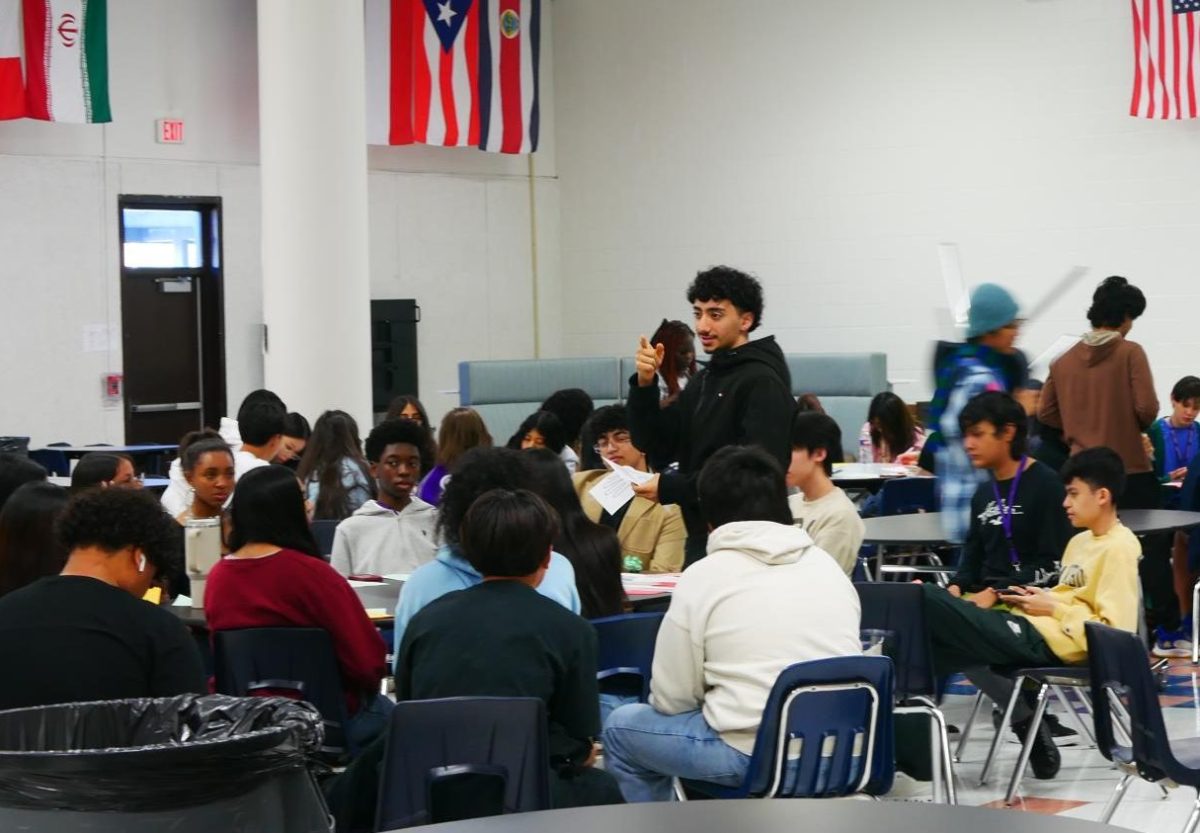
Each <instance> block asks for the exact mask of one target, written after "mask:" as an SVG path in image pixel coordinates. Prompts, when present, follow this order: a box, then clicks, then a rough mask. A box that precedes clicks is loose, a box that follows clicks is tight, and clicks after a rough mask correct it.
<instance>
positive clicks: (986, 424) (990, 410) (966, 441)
mask: <svg viewBox="0 0 1200 833" xmlns="http://www.w3.org/2000/svg"><path fill="white" fill-rule="evenodd" d="M958 421H959V424H960V426H961V429H962V433H963V447H964V448H965V449H966V452H967V456H968V457H969V458H970V460H971V464H972V465H974V466H975V468H977V469H981V470H984V471H987V472H988V473H989V475H990V476H989V477H988V481H987V482H986V483H983V484H980V486H979V487H978V488H976V490H975V496H974V497H973V498H972V500H971V524H970V527H969V528H968V529H967V539H966V541H965V542H964V543H963V552H962V558H961V560H960V561H959V564H958V572H957V573H956V574H955V576H954V578H953V579H952V580H951V582H950V586H949V587H948V588H947V590H949V591H950V594H951V595H952V596H962V595H964V594H971V596H970V598H971V601H972V602H973V603H974V604H976V605H978V606H979V607H984V608H987V607H991V606H993V605H994V604H996V602H997V601H998V599H999V596H998V592H1002V591H1003V590H1004V589H1005V588H1007V587H1009V586H1010V585H1013V584H1020V585H1040V586H1053V584H1054V583H1055V582H1056V581H1057V579H1058V570H1059V560H1060V559H1061V558H1062V554H1063V550H1065V549H1066V546H1067V542H1068V541H1069V540H1070V538H1071V524H1070V521H1068V520H1067V515H1066V513H1065V512H1063V510H1062V505H1063V495H1064V494H1065V492H1064V490H1063V485H1062V481H1061V480H1060V479H1059V477H1058V474H1057V473H1056V472H1054V471H1053V470H1052V469H1051V468H1050V467H1049V466H1046V465H1045V464H1043V463H1039V462H1037V461H1036V460H1034V459H1032V458H1031V457H1029V455H1028V454H1027V453H1026V446H1025V443H1026V440H1025V431H1026V425H1027V422H1026V417H1025V411H1024V410H1023V409H1022V407H1021V405H1020V403H1018V402H1017V400H1015V399H1013V397H1011V396H1010V395H1008V394H1007V393H1001V392H999V391H990V392H988V393H981V394H979V395H978V396H976V397H974V398H972V399H970V400H969V401H968V402H967V404H966V405H965V406H964V407H963V409H962V412H961V413H960V414H959V416H958Z"/></svg>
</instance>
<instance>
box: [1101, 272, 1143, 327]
mask: <svg viewBox="0 0 1200 833" xmlns="http://www.w3.org/2000/svg"><path fill="white" fill-rule="evenodd" d="M1145 311H1146V296H1145V295H1143V294H1142V290H1140V289H1138V288H1137V287H1136V286H1134V285H1133V284H1131V283H1130V282H1129V281H1127V280H1125V279H1124V278H1122V277H1121V276H1120V275H1112V276H1110V277H1107V278H1105V279H1104V281H1103V282H1102V283H1101V284H1100V285H1099V286H1098V287H1096V291H1095V293H1094V294H1093V295H1092V306H1091V307H1090V308H1089V309H1088V313H1087V315H1088V321H1090V322H1091V323H1092V326H1093V327H1120V326H1121V325H1122V324H1124V323H1125V319H1126V318H1128V319H1130V320H1131V321H1132V320H1133V319H1135V318H1137V317H1138V316H1140V315H1141V314H1142V313H1143V312H1145Z"/></svg>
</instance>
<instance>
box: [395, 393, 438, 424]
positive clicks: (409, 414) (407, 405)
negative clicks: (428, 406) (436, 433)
mask: <svg viewBox="0 0 1200 833" xmlns="http://www.w3.org/2000/svg"><path fill="white" fill-rule="evenodd" d="M384 419H407V420H409V421H411V422H416V423H419V424H420V425H421V427H423V428H426V429H428V430H430V431H432V430H433V426H432V425H431V424H430V423H429V413H428V412H427V411H426V410H425V406H424V405H422V404H421V400H420V399H417V397H415V396H413V395H412V394H408V393H404V394H401V395H400V396H397V397H396V398H395V399H393V400H392V401H391V402H390V403H388V409H387V416H385V417H384Z"/></svg>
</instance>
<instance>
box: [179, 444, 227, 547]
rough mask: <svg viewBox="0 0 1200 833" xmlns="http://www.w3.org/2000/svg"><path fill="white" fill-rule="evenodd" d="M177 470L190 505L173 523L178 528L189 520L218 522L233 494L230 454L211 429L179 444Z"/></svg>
mask: <svg viewBox="0 0 1200 833" xmlns="http://www.w3.org/2000/svg"><path fill="white" fill-rule="evenodd" d="M179 460H180V468H181V469H182V471H183V476H184V478H186V479H187V483H188V487H189V488H191V490H192V503H191V505H190V506H188V508H187V509H185V510H183V511H182V512H180V513H179V514H178V515H177V516H176V517H175V520H177V521H179V523H180V524H181V525H183V524H187V522H188V521H190V520H192V519H193V518H220V517H221V516H222V514H223V513H224V511H225V502H226V501H227V500H229V495H230V494H232V493H233V484H234V480H235V474H234V472H235V467H234V463H233V451H232V450H231V449H230V448H229V446H228V445H226V444H225V441H224V440H223V439H221V435H220V434H218V433H217V432H216V431H213V430H212V429H211V428H206V429H204V430H203V431H192V432H191V433H190V434H187V435H185V436H184V438H183V439H182V440H180V441H179Z"/></svg>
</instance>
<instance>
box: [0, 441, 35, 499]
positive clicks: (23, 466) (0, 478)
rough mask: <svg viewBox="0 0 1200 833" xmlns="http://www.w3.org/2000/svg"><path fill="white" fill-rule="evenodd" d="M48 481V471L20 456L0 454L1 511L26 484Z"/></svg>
mask: <svg viewBox="0 0 1200 833" xmlns="http://www.w3.org/2000/svg"><path fill="white" fill-rule="evenodd" d="M45 479H46V469H45V468H43V467H42V465H41V464H39V463H35V462H34V461H33V460H30V459H29V458H28V457H25V456H23V455H20V454H8V453H0V509H3V508H4V504H5V503H6V502H8V499H9V497H11V496H12V493H13V492H15V491H16V490H17V489H18V488H20V487H21V486H23V485H24V484H26V483H32V482H36V481H41V480H45Z"/></svg>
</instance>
